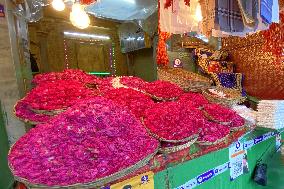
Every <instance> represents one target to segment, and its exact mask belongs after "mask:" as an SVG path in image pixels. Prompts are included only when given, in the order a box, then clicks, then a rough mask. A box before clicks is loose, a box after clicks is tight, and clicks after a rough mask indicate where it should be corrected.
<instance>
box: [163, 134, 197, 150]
mask: <svg viewBox="0 0 284 189" xmlns="http://www.w3.org/2000/svg"><path fill="white" fill-rule="evenodd" d="M197 140H198V137H196V138H193V139H192V140H190V141H188V142H187V143H185V144H182V145H177V146H173V147H165V148H160V149H159V152H161V153H174V152H177V151H180V150H183V149H186V148H188V147H190V146H191V145H193V144H194V143H195V142H196V141H197Z"/></svg>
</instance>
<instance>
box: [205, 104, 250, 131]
mask: <svg viewBox="0 0 284 189" xmlns="http://www.w3.org/2000/svg"><path fill="white" fill-rule="evenodd" d="M202 111H203V112H204V115H205V116H207V118H208V119H210V120H211V121H214V122H216V123H219V124H222V125H226V126H228V127H229V128H230V129H232V130H238V129H243V128H244V127H246V121H245V119H244V118H242V117H241V116H240V115H238V114H237V113H236V112H235V111H234V110H232V109H229V108H227V107H224V106H221V105H219V104H207V105H204V106H203V109H202Z"/></svg>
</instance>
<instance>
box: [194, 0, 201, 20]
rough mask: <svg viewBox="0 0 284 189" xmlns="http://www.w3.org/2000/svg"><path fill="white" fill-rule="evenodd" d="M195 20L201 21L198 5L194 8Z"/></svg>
mask: <svg viewBox="0 0 284 189" xmlns="http://www.w3.org/2000/svg"><path fill="white" fill-rule="evenodd" d="M195 18H196V20H197V22H200V21H202V12H201V6H200V4H199V3H198V4H197V6H196V12H195Z"/></svg>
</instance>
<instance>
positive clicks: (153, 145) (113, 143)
mask: <svg viewBox="0 0 284 189" xmlns="http://www.w3.org/2000/svg"><path fill="white" fill-rule="evenodd" d="M158 147H159V142H158V141H157V140H155V139H153V138H152V137H150V136H149V135H148V133H147V131H146V130H145V128H144V127H143V126H142V125H141V123H140V122H139V121H138V120H137V119H136V118H135V117H134V116H133V115H132V114H131V113H130V112H129V111H128V110H127V109H125V108H124V107H119V106H117V105H116V104H115V103H114V102H112V101H111V100H108V99H105V98H102V97H96V98H93V99H89V100H82V101H81V102H80V103H78V104H77V105H75V106H72V107H71V108H69V109H68V110H67V111H66V112H64V113H62V114H60V115H59V116H57V117H56V118H54V119H53V120H52V121H50V122H49V123H47V124H43V125H38V126H37V127H36V128H34V129H32V130H31V131H30V132H29V133H27V134H26V135H24V136H23V137H21V138H20V139H19V140H18V141H17V142H16V143H15V145H13V147H12V148H11V151H10V153H9V156H8V160H9V165H10V167H11V169H12V171H13V174H14V175H15V176H17V177H20V178H22V179H25V180H26V181H28V182H29V183H32V184H39V185H45V186H67V185H72V184H76V183H89V182H95V181H96V180H98V179H101V178H104V177H107V176H110V175H111V174H114V173H117V172H119V171H121V170H123V169H126V168H128V167H130V166H132V165H134V164H136V163H137V162H139V161H141V160H143V159H145V157H147V156H149V155H150V154H154V153H155V152H156V150H157V148H158Z"/></svg>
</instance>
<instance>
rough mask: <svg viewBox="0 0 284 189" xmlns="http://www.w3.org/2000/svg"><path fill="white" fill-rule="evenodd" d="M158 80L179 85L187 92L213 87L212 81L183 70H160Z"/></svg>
mask: <svg viewBox="0 0 284 189" xmlns="http://www.w3.org/2000/svg"><path fill="white" fill-rule="evenodd" d="M158 78H159V79H160V80H164V81H169V82H172V83H175V84H177V85H178V86H180V87H181V88H182V89H183V90H185V91H193V92H199V91H202V90H203V89H207V88H208V87H210V86H211V81H210V80H209V79H208V78H206V77H203V76H201V75H199V74H196V73H193V72H189V71H186V70H184V69H181V68H167V67H165V68H158Z"/></svg>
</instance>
